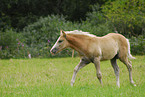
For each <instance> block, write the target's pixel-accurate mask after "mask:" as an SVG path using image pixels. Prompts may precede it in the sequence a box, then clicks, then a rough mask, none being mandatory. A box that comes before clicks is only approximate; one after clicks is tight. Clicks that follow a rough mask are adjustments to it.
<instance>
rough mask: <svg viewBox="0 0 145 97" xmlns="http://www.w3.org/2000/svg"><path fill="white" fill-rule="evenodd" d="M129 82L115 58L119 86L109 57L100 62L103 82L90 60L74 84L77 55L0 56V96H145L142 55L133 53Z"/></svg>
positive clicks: (124, 68) (144, 70) (125, 69)
mask: <svg viewBox="0 0 145 97" xmlns="http://www.w3.org/2000/svg"><path fill="white" fill-rule="evenodd" d="M136 58H137V59H136V60H132V63H133V79H134V81H135V82H136V85H137V86H136V87H134V86H131V85H130V82H129V77H128V71H127V68H126V66H125V65H124V64H122V63H121V62H120V61H119V60H118V65H119V67H120V88H118V87H117V86H116V78H115V74H114V71H113V68H112V66H111V65H110V61H103V62H101V71H102V76H103V86H101V85H100V83H99V81H98V79H97V77H96V71H95V68H94V65H93V64H89V65H88V66H86V67H84V68H83V69H81V70H80V71H79V72H78V74H77V77H76V81H75V84H74V87H71V85H70V81H71V77H72V74H73V69H74V67H75V66H76V65H77V64H78V62H79V58H54V59H10V60H0V97H145V56H136Z"/></svg>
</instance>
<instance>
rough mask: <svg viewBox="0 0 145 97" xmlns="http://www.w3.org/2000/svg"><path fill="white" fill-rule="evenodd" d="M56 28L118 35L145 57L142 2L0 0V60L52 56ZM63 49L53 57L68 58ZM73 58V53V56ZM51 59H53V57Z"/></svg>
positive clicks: (134, 51) (57, 34)
mask: <svg viewBox="0 0 145 97" xmlns="http://www.w3.org/2000/svg"><path fill="white" fill-rule="evenodd" d="M60 29H63V30H76V29H77V30H82V31H88V32H90V33H92V34H95V35H97V36H103V35H106V34H107V33H110V32H115V33H116V32H117V33H121V34H123V35H124V36H126V37H127V38H129V39H130V42H131V50H132V53H133V54H141V55H144V54H145V2H144V0H1V1H0V58H28V54H31V55H32V57H40V58H46V57H52V55H51V54H50V52H49V50H50V48H51V46H52V45H53V44H54V43H55V41H56V39H57V37H58V36H59V33H60ZM71 52H72V50H70V49H67V50H65V51H63V52H61V53H59V54H58V55H57V56H56V57H60V56H61V57H64V56H71ZM75 55H77V53H75ZM53 57H54V56H53Z"/></svg>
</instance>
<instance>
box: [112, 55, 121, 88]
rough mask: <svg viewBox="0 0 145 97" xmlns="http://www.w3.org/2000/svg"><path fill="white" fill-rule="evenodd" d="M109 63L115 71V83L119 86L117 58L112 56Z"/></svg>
mask: <svg viewBox="0 0 145 97" xmlns="http://www.w3.org/2000/svg"><path fill="white" fill-rule="evenodd" d="M111 65H112V67H113V69H114V72H115V76H116V84H117V86H118V87H120V82H119V67H118V65H117V59H116V58H113V59H111Z"/></svg>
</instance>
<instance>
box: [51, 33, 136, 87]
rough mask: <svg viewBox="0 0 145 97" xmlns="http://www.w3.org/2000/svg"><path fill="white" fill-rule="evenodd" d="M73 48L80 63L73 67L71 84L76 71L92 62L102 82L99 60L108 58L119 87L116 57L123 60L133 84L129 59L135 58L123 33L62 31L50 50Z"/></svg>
mask: <svg viewBox="0 0 145 97" xmlns="http://www.w3.org/2000/svg"><path fill="white" fill-rule="evenodd" d="M68 47H70V48H72V49H75V50H76V51H77V52H78V53H79V55H80V57H81V60H80V63H79V64H78V65H77V66H76V67H75V68H74V73H73V76H72V80H71V86H73V84H74V82H75V78H76V74H77V72H78V71H79V70H80V69H81V68H83V67H84V66H86V65H87V64H89V63H91V62H92V63H94V65H95V68H96V74H97V78H98V79H99V81H100V83H101V84H102V74H101V71H100V61H102V60H110V61H111V64H112V67H113V69H114V72H115V76H116V84H117V86H118V87H120V82H119V67H118V65H117V59H119V60H120V61H121V62H123V63H124V64H125V65H126V67H127V69H128V71H129V79H130V83H131V84H132V85H134V86H136V85H135V83H134V81H133V79H132V65H131V61H129V60H128V58H130V59H135V57H133V56H132V55H131V53H130V43H129V40H128V39H126V38H125V37H124V36H123V35H121V34H117V33H109V34H107V35H105V36H103V37H97V36H95V35H92V34H89V33H88V32H82V31H78V30H74V31H62V30H61V34H60V37H59V38H58V39H57V41H56V43H55V44H54V46H53V47H52V48H51V50H50V52H51V53H52V54H56V53H58V52H60V51H62V50H63V49H65V48H68Z"/></svg>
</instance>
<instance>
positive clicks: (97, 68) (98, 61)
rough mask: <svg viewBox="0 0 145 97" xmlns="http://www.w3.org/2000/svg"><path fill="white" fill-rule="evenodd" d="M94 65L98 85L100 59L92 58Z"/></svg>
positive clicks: (100, 79) (100, 75)
mask: <svg viewBox="0 0 145 97" xmlns="http://www.w3.org/2000/svg"><path fill="white" fill-rule="evenodd" d="M94 65H95V68H96V72H97V78H98V79H99V81H100V83H101V84H103V83H102V74H101V70H100V58H98V57H96V58H94Z"/></svg>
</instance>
